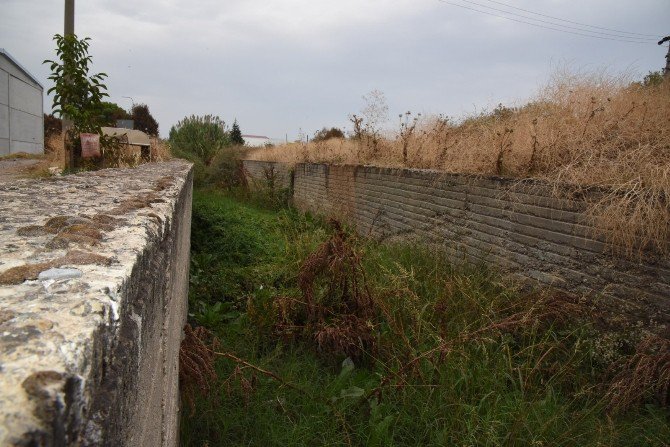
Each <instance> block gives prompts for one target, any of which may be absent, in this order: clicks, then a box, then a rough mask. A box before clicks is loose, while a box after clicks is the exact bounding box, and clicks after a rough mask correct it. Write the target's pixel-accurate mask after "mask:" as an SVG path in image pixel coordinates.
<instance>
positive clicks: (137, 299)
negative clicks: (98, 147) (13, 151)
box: [0, 161, 192, 446]
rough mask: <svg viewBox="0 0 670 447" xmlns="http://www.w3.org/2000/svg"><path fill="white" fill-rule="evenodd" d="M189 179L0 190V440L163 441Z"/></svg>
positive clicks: (172, 438)
mask: <svg viewBox="0 0 670 447" xmlns="http://www.w3.org/2000/svg"><path fill="white" fill-rule="evenodd" d="M191 197H192V170H191V166H190V164H188V163H185V162H182V161H174V162H166V163H155V164H145V165H142V166H140V167H138V168H136V169H109V170H102V171H97V172H91V173H84V174H78V175H71V176H64V177H58V178H50V179H43V180H19V181H14V182H11V183H3V184H0V241H1V242H2V244H0V247H1V248H0V250H1V252H0V256H1V257H0V445H15V446H33V445H46V446H64V445H81V446H89V445H90V446H92V445H96V446H97V445H107V446H160V445H162V446H176V445H178V425H179V424H178V423H179V394H178V393H179V382H178V369H179V346H180V342H181V336H182V327H183V325H184V323H185V319H186V310H187V294H188V268H189V249H190V221H191Z"/></svg>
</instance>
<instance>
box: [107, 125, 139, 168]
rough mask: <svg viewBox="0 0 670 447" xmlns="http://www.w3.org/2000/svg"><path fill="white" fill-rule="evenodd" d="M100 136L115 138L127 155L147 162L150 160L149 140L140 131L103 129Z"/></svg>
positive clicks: (113, 128) (116, 128)
mask: <svg viewBox="0 0 670 447" xmlns="http://www.w3.org/2000/svg"><path fill="white" fill-rule="evenodd" d="M102 134H103V135H105V136H107V137H117V138H119V139H120V140H121V142H122V143H123V145H124V146H125V149H126V150H127V152H128V155H132V156H133V157H136V158H137V159H140V158H142V159H144V160H146V161H148V160H149V159H150V158H151V138H149V135H147V134H145V133H144V132H142V131H141V130H133V129H125V128H119V127H103V128H102Z"/></svg>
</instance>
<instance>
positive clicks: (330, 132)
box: [312, 127, 344, 143]
mask: <svg viewBox="0 0 670 447" xmlns="http://www.w3.org/2000/svg"><path fill="white" fill-rule="evenodd" d="M332 138H344V132H342V130H341V129H338V128H337V127H331V128H330V129H327V128H325V127H324V128H323V129H321V130H320V131H318V132H316V133H315V134H314V138H313V139H312V141H314V142H315V143H316V142H319V141H326V140H330V139H332Z"/></svg>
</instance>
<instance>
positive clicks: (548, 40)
mask: <svg viewBox="0 0 670 447" xmlns="http://www.w3.org/2000/svg"><path fill="white" fill-rule="evenodd" d="M0 1H1V3H0V13H1V14H0V46H3V47H5V48H6V49H7V50H8V51H9V52H10V53H11V54H13V55H14V56H15V57H16V58H17V59H19V60H20V61H21V63H22V64H24V65H25V66H26V67H27V68H28V69H29V70H31V71H32V72H33V73H34V74H35V75H36V76H38V78H40V79H41V80H42V82H43V83H44V84H45V85H48V83H47V80H46V78H47V76H48V73H47V70H46V67H44V66H42V65H41V61H42V60H43V59H46V58H51V57H52V54H53V42H52V41H51V37H52V36H53V34H55V33H57V32H61V31H62V14H63V11H62V9H63V4H62V2H60V1H55V2H44V1H38V0H20V1H19V0H0ZM453 1H454V2H456V3H461V4H463V3H462V2H460V1H459V0H453ZM478 2H479V3H485V0H478ZM506 2H508V3H511V4H514V5H516V6H519V7H523V8H526V9H530V10H535V11H539V12H544V13H546V14H550V15H554V16H558V17H564V18H568V19H571V20H576V21H580V22H584V23H592V24H596V25H599V26H603V27H608V28H616V29H624V30H630V31H635V32H641V33H663V32H665V33H668V32H670V30H668V29H666V27H667V23H670V20H669V19H670V5H668V3H667V0H639V1H617V2H611V1H606V0H590V1H588V2H575V1H568V0H542V1H530V0H506ZM470 6H472V5H470ZM77 33H78V34H79V35H80V36H89V37H91V38H92V39H93V42H92V47H91V51H92V55H93V58H94V70H96V71H104V72H107V73H108V74H109V76H110V77H109V81H108V87H109V92H110V95H111V100H112V101H114V102H117V103H118V104H120V105H121V106H123V107H126V108H127V107H129V106H130V100H128V99H125V98H124V96H128V97H132V98H133V100H134V101H136V102H145V103H147V104H148V105H149V107H150V109H151V111H152V113H154V115H155V116H156V117H157V118H158V120H159V122H160V126H161V132H162V134H163V135H166V134H167V131H168V130H169V128H170V126H171V125H173V124H174V123H176V122H177V121H178V120H179V119H180V118H182V117H183V116H185V115H190V114H193V113H194V114H205V113H212V114H217V115H220V116H221V117H222V118H224V119H225V120H226V121H227V122H232V120H233V119H234V118H237V119H238V120H239V122H240V124H241V126H242V130H243V131H244V132H248V133H258V134H267V135H269V136H272V137H283V136H284V135H285V134H287V133H288V135H289V138H295V136H296V134H297V132H298V129H299V128H302V129H303V130H304V131H305V132H307V133H313V132H314V131H315V130H317V129H318V128H320V127H322V126H326V125H328V126H330V125H338V126H346V125H347V124H348V121H347V115H348V114H349V113H352V112H357V111H358V110H360V108H361V107H362V100H361V96H362V95H363V94H365V93H367V92H369V91H370V90H372V89H379V90H382V91H383V92H384V93H385V94H386V97H387V99H388V103H389V108H390V111H391V116H393V115H395V114H397V113H399V112H401V111H405V110H412V111H417V112H426V113H446V114H450V115H459V114H461V113H468V112H472V111H474V110H479V109H481V108H483V107H491V106H494V105H495V104H497V103H498V102H503V103H510V102H515V101H521V100H523V99H524V98H528V97H529V96H531V95H532V94H533V93H534V92H535V91H536V90H537V88H538V87H539V86H540V85H541V84H543V83H544V82H545V81H546V80H547V78H548V76H549V75H550V73H551V71H552V69H553V67H554V66H556V65H559V64H562V63H568V64H569V65H571V66H572V67H574V68H575V69H596V68H598V67H602V66H606V67H609V68H610V69H611V70H612V71H621V70H632V72H634V73H635V74H636V75H637V76H641V75H643V74H645V73H646V72H648V71H649V70H656V69H659V68H661V66H662V65H663V62H664V60H663V55H664V51H665V50H664V49H663V48H661V47H658V46H657V45H655V44H653V43H650V44H645V45H637V44H629V43H623V42H614V41H610V40H599V39H592V38H582V37H579V36H573V35H569V34H563V33H558V32H554V31H550V30H544V29H540V28H536V27H532V26H529V25H524V24H520V23H515V22H511V21H507V20H504V19H500V18H496V17H491V16H486V15H483V14H479V13H476V12H473V11H468V10H464V9H461V8H457V7H453V6H450V5H447V4H444V3H440V2H438V1H437V0H414V1H411V0H368V1H360V0H356V1H354V0H338V1H337V2H332V1H320V0H312V1H308V0H229V1H226V2H221V1H214V0H192V1H190V2H184V1H176V0H141V1H135V2H118V1H109V0H89V1H86V2H82V1H79V2H78V4H77ZM46 103H47V107H46V108H47V109H48V108H49V107H48V104H49V101H46Z"/></svg>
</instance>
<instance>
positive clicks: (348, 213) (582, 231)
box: [244, 161, 670, 329]
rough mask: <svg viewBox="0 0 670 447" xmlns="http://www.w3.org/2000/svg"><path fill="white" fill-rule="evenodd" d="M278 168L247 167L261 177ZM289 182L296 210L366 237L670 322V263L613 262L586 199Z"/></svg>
mask: <svg viewBox="0 0 670 447" xmlns="http://www.w3.org/2000/svg"><path fill="white" fill-rule="evenodd" d="M271 164H273V163H269V162H257V161H245V162H244V166H245V170H246V172H247V173H248V174H249V175H252V176H257V177H259V176H260V175H261V174H262V173H264V172H266V171H267V170H268V169H270V167H269V165H271ZM273 165H274V166H273V167H272V169H273V171H275V172H280V173H285V174H283V175H290V172H291V171H289V169H288V167H287V166H285V165H282V164H281V163H274V164H273ZM290 183H291V184H292V185H293V202H294V204H295V205H296V206H297V207H298V208H300V209H302V210H305V211H310V212H312V213H316V214H325V215H330V216H335V217H338V218H340V219H344V220H345V221H347V222H348V223H350V224H352V225H355V227H356V229H357V231H359V232H360V233H361V234H364V235H372V236H374V237H377V238H379V239H380V240H393V239H399V238H403V239H407V238H416V239H419V240H421V241H423V242H426V243H428V244H431V245H433V246H436V247H438V248H439V249H440V250H444V251H446V252H447V253H448V254H449V255H450V257H451V259H452V260H453V261H454V262H460V261H468V262H482V261H484V262H487V263H492V264H494V265H496V266H497V267H498V268H499V269H501V270H503V271H504V272H507V273H509V274H510V275H512V276H514V277H516V278H520V279H522V280H523V281H525V282H526V283H527V284H531V285H538V286H541V287H545V286H552V287H556V288H560V289H563V290H566V291H568V292H572V293H576V294H584V295H588V296H591V297H595V298H596V302H597V304H598V305H601V306H603V308H606V309H608V310H612V311H614V312H615V313H618V314H621V315H626V316H634V317H635V318H638V317H639V318H642V319H643V320H644V321H646V322H647V323H648V324H652V325H655V326H658V327H659V328H660V329H662V328H663V326H664V325H665V326H667V325H668V324H669V323H670V261H669V260H668V259H667V258H663V257H660V256H657V255H654V254H652V253H648V254H647V255H646V257H645V259H644V260H640V259H626V258H624V257H621V256H616V255H613V254H612V251H611V250H608V247H607V245H606V244H605V243H604V241H603V240H602V238H601V236H599V234H598V233H597V231H595V230H594V228H593V227H592V226H591V224H590V223H589V220H588V218H587V217H586V215H585V214H584V210H585V207H586V202H585V201H584V198H583V197H571V196H570V194H567V193H566V194H564V195H563V194H562V195H560V196H558V195H557V194H555V193H554V192H552V188H551V187H550V186H549V185H547V184H545V183H543V182H540V181H520V180H514V179H505V178H498V177H480V176H470V175H459V174H447V173H444V172H439V171H431V170H414V169H390V168H378V167H372V166H337V165H325V164H309V163H305V164H298V165H296V166H295V168H294V170H293V179H292V180H291V181H290Z"/></svg>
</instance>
